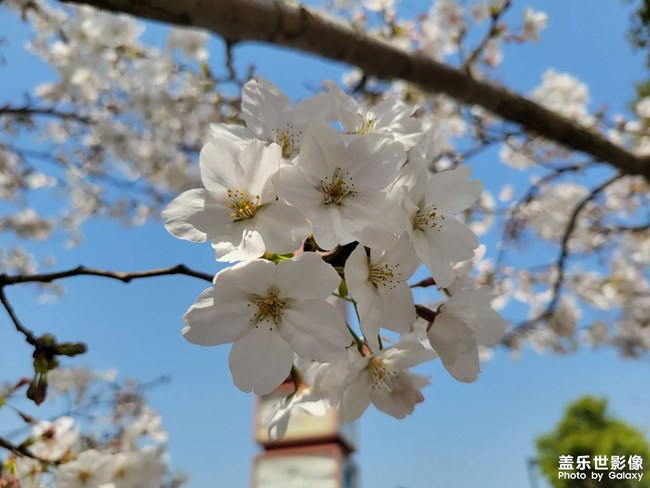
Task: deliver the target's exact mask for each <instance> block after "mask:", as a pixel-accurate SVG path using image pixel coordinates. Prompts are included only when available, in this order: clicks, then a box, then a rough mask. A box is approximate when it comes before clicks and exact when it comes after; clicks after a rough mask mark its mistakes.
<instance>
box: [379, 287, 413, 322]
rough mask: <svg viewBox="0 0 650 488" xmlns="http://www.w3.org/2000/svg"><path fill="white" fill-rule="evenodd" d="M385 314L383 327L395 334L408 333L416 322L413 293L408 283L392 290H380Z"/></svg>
mask: <svg viewBox="0 0 650 488" xmlns="http://www.w3.org/2000/svg"><path fill="white" fill-rule="evenodd" d="M379 294H380V300H381V301H382V304H383V308H384V314H383V317H382V323H381V327H383V328H385V329H389V330H392V331H395V332H408V330H409V329H410V328H411V324H413V322H414V321H415V318H416V314H415V303H414V302H413V292H412V291H411V287H410V286H409V285H408V284H406V283H400V284H399V285H396V286H395V288H393V289H392V290H386V291H384V290H382V289H381V288H380V289H379Z"/></svg>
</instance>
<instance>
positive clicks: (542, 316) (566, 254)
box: [502, 173, 623, 345]
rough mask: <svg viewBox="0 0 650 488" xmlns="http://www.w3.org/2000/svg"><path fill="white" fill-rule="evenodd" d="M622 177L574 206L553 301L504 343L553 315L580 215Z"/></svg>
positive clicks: (504, 342) (599, 187) (616, 178)
mask: <svg viewBox="0 0 650 488" xmlns="http://www.w3.org/2000/svg"><path fill="white" fill-rule="evenodd" d="M622 177H623V175H622V174H620V173H619V174H615V175H614V176H612V177H611V178H608V179H607V180H605V181H604V182H603V183H601V184H600V185H598V186H597V187H595V188H594V189H593V190H591V192H590V193H589V195H587V196H586V197H585V198H583V199H582V200H581V201H580V203H578V205H577V206H576V207H575V208H574V210H573V212H572V214H571V218H570V219H569V223H568V224H567V226H566V229H565V230H564V235H563V236H562V241H561V244H560V255H559V256H558V258H557V277H556V278H555V281H554V282H553V287H552V289H551V301H550V302H549V303H548V305H547V306H546V308H545V309H544V310H543V311H542V312H541V313H540V314H539V315H537V316H536V317H534V318H532V319H530V320H527V321H525V322H522V323H521V324H519V325H517V326H516V327H515V328H514V329H513V330H512V331H510V332H509V333H508V334H506V336H505V337H504V338H503V340H502V343H503V344H506V345H509V344H512V341H513V339H514V338H515V337H516V336H517V335H519V334H521V333H523V332H526V331H528V330H530V329H532V328H533V327H535V326H536V325H537V323H538V322H540V321H542V320H545V319H547V318H549V317H551V316H552V315H553V313H554V312H555V309H556V308H557V305H558V303H559V300H560V291H561V290H562V285H563V284H564V275H565V272H566V263H567V259H568V257H569V240H570V239H571V236H572V235H573V231H574V229H575V226H576V224H577V222H578V217H579V216H580V214H581V213H582V211H583V210H584V208H585V207H586V206H587V204H588V203H589V202H591V201H592V200H594V199H595V198H596V197H597V196H598V195H599V194H600V193H601V192H602V191H603V190H604V189H605V188H607V187H608V186H609V185H611V184H612V183H614V182H615V181H617V180H619V179H620V178H622Z"/></svg>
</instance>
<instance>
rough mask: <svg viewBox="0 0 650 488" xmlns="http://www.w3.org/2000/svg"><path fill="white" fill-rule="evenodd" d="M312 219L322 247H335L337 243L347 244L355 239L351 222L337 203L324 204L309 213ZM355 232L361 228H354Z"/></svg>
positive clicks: (318, 241)
mask: <svg viewBox="0 0 650 488" xmlns="http://www.w3.org/2000/svg"><path fill="white" fill-rule="evenodd" d="M309 218H310V219H311V225H312V231H313V234H314V239H315V240H316V243H317V244H318V246H319V247H320V248H321V249H334V248H335V247H336V246H337V245H339V244H340V245H342V246H343V245H345V244H349V243H350V242H353V241H355V239H356V237H355V235H354V234H351V233H350V231H349V229H350V228H352V227H353V226H352V224H351V223H350V222H346V220H345V219H344V217H343V216H342V211H341V207H338V206H336V205H327V206H322V207H319V208H317V209H314V210H312V211H311V213H310V214H309ZM354 230H355V232H356V231H357V230H359V229H357V228H354Z"/></svg>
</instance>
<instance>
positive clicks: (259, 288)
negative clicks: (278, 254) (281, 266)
mask: <svg viewBox="0 0 650 488" xmlns="http://www.w3.org/2000/svg"><path fill="white" fill-rule="evenodd" d="M274 283H275V264H274V263H272V262H271V261H267V260H265V259H256V260H255V261H247V262H244V263H239V264H236V265H234V266H231V267H230V268H226V269H224V270H223V271H220V272H219V273H217V275H216V276H215V278H214V286H215V288H216V289H217V295H218V293H219V290H220V288H221V287H224V288H239V289H240V290H243V291H245V292H247V293H250V294H254V295H257V296H266V295H267V292H268V290H269V288H271V287H272V286H273V284H274Z"/></svg>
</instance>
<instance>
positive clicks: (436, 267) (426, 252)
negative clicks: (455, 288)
mask: <svg viewBox="0 0 650 488" xmlns="http://www.w3.org/2000/svg"><path fill="white" fill-rule="evenodd" d="M412 240H413V246H414V247H415V252H416V253H417V255H418V257H419V258H420V259H421V260H422V262H423V263H424V264H425V265H426V267H427V269H428V270H429V273H431V276H432V277H433V279H434V280H435V282H436V285H437V286H439V287H442V288H446V287H447V286H449V285H451V284H452V283H453V282H454V280H455V279H456V274H455V273H454V271H453V269H452V267H451V265H450V264H449V261H445V260H444V259H443V257H442V251H441V249H440V248H439V247H438V246H437V245H436V243H435V242H433V241H432V240H431V239H429V236H428V235H427V232H424V231H420V230H418V231H415V232H413V235H412Z"/></svg>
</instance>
